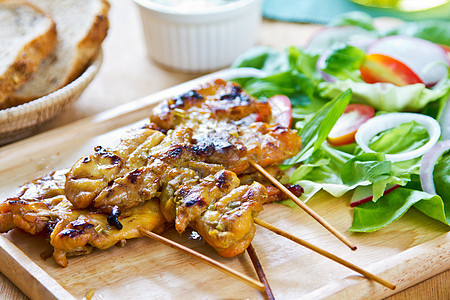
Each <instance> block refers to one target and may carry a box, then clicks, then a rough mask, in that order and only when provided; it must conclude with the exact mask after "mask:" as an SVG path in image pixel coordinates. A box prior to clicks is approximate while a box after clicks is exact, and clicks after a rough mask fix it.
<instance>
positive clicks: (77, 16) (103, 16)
mask: <svg viewBox="0 0 450 300" xmlns="http://www.w3.org/2000/svg"><path fill="white" fill-rule="evenodd" d="M28 1H29V2H30V3H32V4H33V5H36V6H38V7H39V8H41V9H42V10H43V11H45V12H47V13H48V14H49V15H50V16H51V17H52V18H53V20H54V21H55V23H56V29H57V31H58V43H57V45H56V48H55V50H54V51H53V53H52V54H51V55H50V56H49V57H48V58H47V59H46V60H45V61H43V63H42V64H41V65H40V66H39V69H38V70H37V72H36V73H35V74H34V75H33V76H32V78H31V80H29V81H28V82H26V83H25V84H24V85H22V86H21V87H20V88H19V89H18V90H17V91H16V92H15V94H14V95H13V98H14V102H15V103H14V104H16V105H17V104H20V103H24V102H27V101H30V100H33V99H36V98H39V97H41V96H44V95H46V94H49V93H51V92H53V91H55V90H57V89H59V88H61V87H63V86H64V85H66V84H68V83H70V82H71V81H72V80H74V79H76V78H77V77H78V76H79V75H80V74H81V73H82V72H83V71H84V70H85V69H86V67H87V66H88V64H89V63H90V62H91V61H92V60H93V59H94V58H95V56H96V55H97V53H98V51H99V50H100V48H101V43H102V42H103V40H104V38H105V37H106V34H107V31H108V28H109V22H108V16H107V15H108V10H109V3H108V2H107V1H106V0H28Z"/></svg>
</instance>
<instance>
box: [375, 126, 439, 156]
mask: <svg viewBox="0 0 450 300" xmlns="http://www.w3.org/2000/svg"><path fill="white" fill-rule="evenodd" d="M429 139H430V136H429V134H428V131H427V130H426V129H425V128H424V127H423V126H422V125H420V124H418V123H417V122H415V121H411V122H408V123H403V124H401V125H399V126H397V127H396V128H392V129H389V130H386V131H384V132H382V133H381V134H380V135H377V136H376V137H375V138H374V139H372V141H370V143H369V148H370V149H372V150H373V151H376V152H381V153H384V154H398V153H405V152H410V151H413V150H416V149H418V148H420V147H422V146H423V145H425V144H426V143H427V142H428V140H429Z"/></svg>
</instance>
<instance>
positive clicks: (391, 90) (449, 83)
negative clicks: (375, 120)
mask: <svg viewBox="0 0 450 300" xmlns="http://www.w3.org/2000/svg"><path fill="white" fill-rule="evenodd" d="M318 88H319V94H320V96H322V97H325V98H333V97H336V95H339V94H340V93H342V92H343V91H346V90H347V89H352V91H353V99H352V102H353V103H362V104H367V105H370V106H372V107H373V108H375V109H376V110H383V111H388V112H394V111H413V112H414V111H415V112H418V111H421V110H422V109H424V108H425V107H426V106H427V105H428V104H429V103H431V102H434V101H437V100H440V99H441V98H442V97H445V95H446V94H447V93H448V91H449V89H450V78H449V77H447V78H446V79H445V81H444V82H442V84H441V85H439V86H437V87H436V88H434V89H427V88H426V87H425V85H424V84H421V83H417V84H411V85H407V86H402V87H399V86H395V85H393V84H391V83H381V82H380V83H374V84H368V83H363V82H355V81H353V80H350V79H347V80H339V81H336V82H322V83H320V84H319V87H318Z"/></svg>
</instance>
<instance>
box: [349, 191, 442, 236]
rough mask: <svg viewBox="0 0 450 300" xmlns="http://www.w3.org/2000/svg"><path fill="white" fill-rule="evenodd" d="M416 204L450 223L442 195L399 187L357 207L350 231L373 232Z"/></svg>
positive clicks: (432, 215) (435, 217)
mask: <svg viewBox="0 0 450 300" xmlns="http://www.w3.org/2000/svg"><path fill="white" fill-rule="evenodd" d="M411 206H414V207H416V208H417V209H419V210H420V211H421V212H423V213H425V214H426V215H428V216H429V217H431V218H434V219H436V220H438V221H441V222H443V223H444V224H447V225H450V223H449V220H447V218H446V216H445V212H444V204H443V202H442V199H441V197H439V196H437V195H430V194H428V193H425V192H421V191H416V190H413V189H408V188H398V189H395V190H394V191H392V192H390V193H389V194H386V195H384V196H383V197H381V198H380V199H379V200H378V201H377V202H376V203H374V202H372V201H369V202H367V203H364V204H361V205H359V206H357V207H355V210H354V214H353V223H352V227H351V228H350V231H353V232H373V231H376V230H379V229H381V228H383V227H385V226H387V225H389V224H391V223H392V222H394V221H395V220H398V219H399V218H400V217H402V216H403V215H404V214H405V213H406V212H407V211H408V209H409V208H410V207H411Z"/></svg>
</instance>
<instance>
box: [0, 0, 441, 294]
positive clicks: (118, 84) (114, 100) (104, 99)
mask: <svg viewBox="0 0 450 300" xmlns="http://www.w3.org/2000/svg"><path fill="white" fill-rule="evenodd" d="M110 2H111V11H110V22H111V28H110V31H109V34H108V37H107V39H106V40H105V42H104V48H103V52H104V64H103V66H102V69H101V70H100V72H99V74H98V75H97V77H96V78H95V79H94V81H93V83H92V84H91V85H90V86H89V87H88V88H87V90H86V91H85V93H84V94H83V95H82V97H81V98H80V99H79V101H78V102H77V103H75V105H74V106H73V107H72V108H70V109H69V110H68V111H66V112H65V113H64V114H63V115H62V116H61V117H60V118H59V119H58V120H56V121H54V122H52V123H51V124H49V125H48V126H47V128H46V129H47V130H48V129H52V128H56V127H60V126H62V125H64V124H68V123H71V122H73V121H76V120H80V119H82V118H85V117H88V116H93V115H96V114H97V113H100V112H103V111H105V110H107V109H110V108H113V107H116V106H118V105H121V104H125V103H128V102H130V101H133V100H135V99H138V98H141V97H143V96H146V95H149V94H152V93H154V92H157V91H160V90H163V89H165V88H167V87H170V86H173V85H176V84H179V83H181V82H185V81H188V80H190V79H193V78H196V77H198V75H199V74H183V73H177V72H173V71H169V70H165V69H163V68H161V67H160V66H158V65H156V64H155V63H154V62H152V61H151V60H149V59H147V56H146V51H145V47H144V43H143V39H142V30H141V27H140V20H139V15H138V11H137V8H136V7H135V5H134V3H133V1H132V0H110ZM386 23H389V22H386ZM319 27H320V26H318V25H311V24H291V23H282V22H275V21H269V20H264V22H263V26H262V28H261V32H260V39H259V43H260V44H262V45H271V46H275V47H278V48H283V47H285V46H288V45H296V44H297V45H301V44H304V43H305V42H306V41H307V40H308V38H309V37H310V36H311V34H312V33H313V32H314V31H315V30H317V29H318V28H319ZM40 147H41V148H42V151H46V149H47V151H49V152H51V150H49V149H48V148H47V147H46V146H45V145H40ZM40 147H38V148H40ZM0 150H2V148H0ZM23 151H24V153H23V154H26V153H27V152H26V149H24V150H23ZM23 157H26V156H23ZM26 163H27V159H26V158H25V159H24V161H23V164H26ZM41 164H42V165H45V161H44V162H41ZM320 209H323V210H326V209H327V208H326V207H323V208H320ZM320 209H319V210H320ZM263 216H266V215H264V214H263ZM266 217H267V219H268V220H270V218H271V216H270V215H267V216H266ZM272 218H273V217H272ZM344 226H345V225H344ZM344 226H343V227H344ZM441 230H442V229H441ZM438 231H439V230H438ZM259 232H260V233H261V238H267V239H274V238H273V237H272V236H271V235H270V234H268V233H264V231H263V230H262V229H261V230H259ZM398 234H399V235H400V234H402V233H401V232H399V233H398ZM375 235H376V234H374V236H375ZM397 237H398V236H397ZM16 238H18V239H20V237H16ZM368 238H369V239H370V235H369V236H368ZM393 238H395V236H393ZM255 242H256V243H255V244H254V245H255V248H256V249H257V250H258V248H259V247H262V243H263V240H257V241H255ZM415 242H417V241H415ZM141 243H150V242H149V241H139V242H135V243H131V245H129V246H127V247H126V248H128V247H136V248H139V246H140V245H141ZM327 245H328V243H324V245H323V246H324V247H325V246H327ZM289 249H292V251H300V250H294V249H293V246H287V249H286V250H289ZM119 250H120V249H119ZM358 251H360V250H358ZM128 252H129V251H128ZM260 252H261V251H258V253H260ZM128 254H129V253H128ZM364 254H365V255H368V253H363V255H364ZM124 255H125V253H124ZM284 255H286V253H285V254H284ZM371 255H373V256H374V257H380V256H382V255H383V254H382V253H374V254H371ZM169 256H170V257H171V258H172V259H173V261H172V263H169V265H168V266H159V267H160V268H161V270H162V269H164V268H167V267H169V268H170V267H176V265H177V262H180V260H182V258H181V257H180V256H178V254H176V253H173V252H170V255H169ZM444 258H445V257H444ZM447 259H448V256H447ZM153 261H155V259H153ZM262 261H263V264H264V265H269V266H270V265H271V262H270V261H269V258H267V257H262ZM436 263H437V264H439V263H442V264H447V265H443V266H441V267H442V270H445V269H447V270H448V269H449V267H450V266H449V265H448V261H447V262H446V263H445V260H442V261H437V262H436ZM241 264H242V262H241V261H238V262H236V263H234V264H233V266H234V265H236V267H237V268H239V266H240V265H241ZM247 264H248V262H244V269H245V267H248V265H247ZM190 265H191V266H194V269H195V268H198V267H199V266H198V265H197V264H196V263H194V262H190ZM305 267H307V266H305ZM333 268H334V266H333ZM282 269H283V270H286V272H288V270H289V266H282ZM112 270H114V268H112ZM215 272H216V271H211V273H208V274H212V275H214V276H215V275H217V273H215ZM252 275H253V274H252ZM161 276H162V275H161ZM268 276H269V280H270V278H271V277H270V273H269V274H268ZM219 277H220V276H219ZM220 278H221V277H220ZM272 278H273V275H272ZM288 279H289V278H288ZM328 279H330V278H329V276H322V275H320V276H318V278H301V279H299V280H309V281H311V282H312V283H313V282H314V281H315V280H328ZM423 279H425V278H422V279H421V280H423ZM224 280H225V281H226V282H233V281H229V279H227V278H224ZM276 280H277V281H278V280H281V279H280V278H277V279H276ZM169 282H170V281H169ZM287 282H288V283H292V284H295V283H294V282H293V280H292V279H289V280H287ZM188 284H189V285H192V286H193V287H194V288H195V284H194V283H188ZM237 285H238V286H239V287H242V286H241V285H240V283H237ZM449 285H450V271H446V272H443V273H441V274H440V275H437V276H434V277H432V278H431V279H428V280H426V281H424V282H422V283H419V284H417V285H415V286H413V287H410V288H408V289H406V290H404V291H401V292H399V293H397V294H395V295H392V296H390V297H389V298H388V299H396V300H398V299H449V298H450V289H449V288H448V286H449ZM168 288H170V287H168ZM244 289H245V287H244ZM0 295H1V296H0V297H1V298H2V299H27V297H26V296H25V295H24V294H23V293H22V292H21V291H20V290H19V289H18V288H17V287H16V286H15V285H14V284H12V283H11V282H10V281H9V280H8V279H7V278H6V277H5V276H4V275H2V274H0ZM366 296H367V295H366ZM372 298H379V297H377V296H376V295H372Z"/></svg>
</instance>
